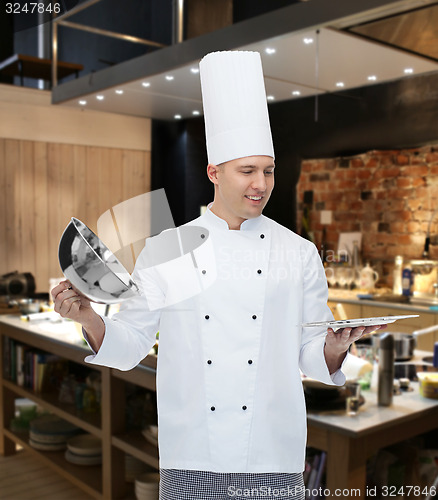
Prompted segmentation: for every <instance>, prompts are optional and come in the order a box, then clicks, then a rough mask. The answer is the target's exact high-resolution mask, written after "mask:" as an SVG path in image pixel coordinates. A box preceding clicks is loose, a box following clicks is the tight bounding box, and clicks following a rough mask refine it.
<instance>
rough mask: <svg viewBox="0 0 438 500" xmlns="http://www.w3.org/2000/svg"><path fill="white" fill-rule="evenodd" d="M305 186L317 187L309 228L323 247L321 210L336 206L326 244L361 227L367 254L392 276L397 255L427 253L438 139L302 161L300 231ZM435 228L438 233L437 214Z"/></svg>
mask: <svg viewBox="0 0 438 500" xmlns="http://www.w3.org/2000/svg"><path fill="white" fill-rule="evenodd" d="M306 191H313V203H312V205H311V207H310V229H311V231H312V233H313V235H314V241H315V243H316V244H317V245H318V247H320V244H321V240H322V228H323V226H322V225H321V223H320V217H321V211H322V210H331V211H332V223H331V224H330V225H327V226H325V227H326V243H327V248H328V249H330V250H337V244H338V238H339V233H341V232H350V231H360V232H361V233H362V257H363V259H364V260H368V261H370V262H371V263H372V264H373V265H374V266H375V267H376V268H377V269H378V270H379V271H380V272H381V273H382V272H383V275H384V276H390V275H391V270H392V263H393V261H394V256H395V255H403V256H404V257H405V258H418V259H419V258H421V256H422V252H423V248H424V241H425V235H426V232H427V227H428V224H429V221H430V218H431V216H432V214H433V211H434V210H435V208H437V207H438V144H434V145H430V146H426V147H422V148H418V149H405V150H392V151H369V152H367V153H364V154H361V155H357V156H353V157H348V158H345V157H344V158H330V159H323V160H305V161H303V162H302V166H301V176H300V179H299V182H298V185H297V199H298V221H297V222H298V231H300V229H301V225H302V222H301V221H302V214H303V201H304V193H305V192H306ZM431 229H432V230H431V234H432V235H438V214H437V216H436V217H435V220H434V222H433V223H432V226H431ZM433 242H434V243H438V241H437V240H436V239H435V241H433ZM430 257H431V258H433V259H438V245H431V247H430ZM390 281H391V279H389V282H390Z"/></svg>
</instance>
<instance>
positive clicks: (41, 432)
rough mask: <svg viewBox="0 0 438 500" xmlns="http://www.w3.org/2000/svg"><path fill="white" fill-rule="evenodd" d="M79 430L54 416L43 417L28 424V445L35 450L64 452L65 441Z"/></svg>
mask: <svg viewBox="0 0 438 500" xmlns="http://www.w3.org/2000/svg"><path fill="white" fill-rule="evenodd" d="M78 431H79V428H78V427H76V426H74V425H73V424H70V423H69V422H66V421H65V420H62V418H59V417H57V416H55V415H43V416H42V417H38V418H36V419H34V420H32V421H31V422H30V430H29V444H30V446H32V447H33V448H35V449H37V450H43V451H56V450H64V449H65V448H66V446H67V440H68V439H70V438H71V437H72V436H74V435H75V434H77V433H78Z"/></svg>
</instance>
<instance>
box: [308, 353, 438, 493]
mask: <svg viewBox="0 0 438 500" xmlns="http://www.w3.org/2000/svg"><path fill="white" fill-rule="evenodd" d="M425 355H431V353H430V352H416V356H415V358H414V359H413V360H412V362H413V363H415V362H416V361H419V360H420V361H421V359H422V358H423V357H424V356H425ZM411 386H412V388H413V391H411V392H402V393H401V394H400V395H398V396H394V399H393V404H392V405H391V406H388V407H380V406H378V405H377V393H376V392H375V391H364V392H363V396H364V398H365V403H364V404H363V405H362V406H361V407H360V409H359V412H358V414H357V415H355V416H348V415H347V414H346V413H345V411H343V410H337V411H319V412H316V411H309V412H308V415H307V424H308V446H312V447H314V448H318V449H321V450H324V451H326V452H327V481H326V487H327V489H328V490H330V492H331V493H332V494H333V493H334V492H335V490H336V489H338V488H340V489H345V488H348V489H350V491H351V490H352V489H358V490H360V495H359V494H355V495H354V496H355V498H365V493H366V461H367V459H368V458H370V457H371V456H372V455H373V454H374V453H375V452H376V451H377V450H379V449H381V448H384V447H386V446H390V445H392V444H395V443H398V442H401V441H404V440H406V439H409V438H411V437H414V436H417V435H419V434H423V433H425V432H428V431H430V430H433V429H437V428H438V400H436V399H427V398H423V397H422V396H421V395H420V394H419V385H418V383H417V382H412V383H411Z"/></svg>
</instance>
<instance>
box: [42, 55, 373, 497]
mask: <svg viewBox="0 0 438 500" xmlns="http://www.w3.org/2000/svg"><path fill="white" fill-rule="evenodd" d="M200 75H201V87H202V96H203V106H204V117H205V128H206V137H207V152H208V167H207V175H208V177H209V179H210V181H211V182H212V184H213V186H214V200H213V203H211V204H210V205H209V206H208V209H207V211H206V213H205V214H204V215H202V216H201V217H199V218H198V219H196V220H194V221H192V222H190V223H189V224H188V226H196V227H198V228H203V231H202V230H201V233H200V235H199V237H200V238H203V239H204V240H208V242H209V245H210V247H209V248H210V249H212V251H210V252H202V251H199V252H198V253H197V255H196V267H195V268H194V270H193V269H192V272H193V273H196V279H197V280H199V282H200V283H201V292H199V293H196V294H189V295H188V296H185V297H183V298H182V299H181V300H179V301H178V300H173V301H172V302H171V303H170V304H168V303H166V294H168V293H169V290H171V289H172V288H175V282H173V283H172V279H173V278H172V275H173V274H174V273H169V272H166V266H165V265H164V267H163V266H156V267H155V268H154V269H151V268H150V267H148V263H147V255H148V250H147V249H148V248H151V245H152V246H153V245H154V238H152V239H151V241H147V242H146V247H145V250H144V251H143V252H142V254H141V255H140V257H139V258H138V260H137V263H136V268H135V270H134V273H133V277H134V279H136V280H139V281H142V282H143V283H144V282H145V281H146V282H147V285H145V286H144V290H146V289H147V290H148V293H143V294H142V295H141V296H139V297H137V298H134V299H130V300H128V301H126V302H124V303H123V305H122V307H121V310H120V312H119V313H118V314H116V315H115V316H113V318H112V319H108V318H106V317H100V316H98V315H97V314H96V313H95V312H94V311H93V309H91V307H90V304H89V302H88V301H87V300H86V299H85V298H84V297H83V296H81V295H80V294H78V293H77V292H76V291H75V290H73V289H70V287H69V283H68V282H62V283H61V284H60V285H58V286H57V287H56V288H55V289H54V290H53V292H52V294H53V297H54V303H55V310H56V311H58V312H59V313H60V314H61V315H62V316H64V317H69V318H71V319H73V320H75V321H78V322H79V323H81V324H82V325H83V327H84V331H85V332H86V339H87V341H88V343H89V345H90V347H91V349H92V351H93V354H92V355H90V356H88V357H87V358H86V361H87V362H89V363H91V364H99V365H105V366H110V367H114V368H118V369H120V370H130V369H132V368H134V367H135V366H136V365H137V364H138V363H139V362H140V361H141V360H142V359H143V358H144V357H145V356H146V355H147V354H148V352H149V350H150V349H151V347H152V346H153V345H154V343H155V335H156V332H157V331H159V332H160V344H159V355H158V365H157V401H158V428H159V454H160V472H161V484H160V499H161V500H174V499H175V500H183V499H188V500H203V499H222V500H223V499H226V498H233V497H234V498H245V497H248V496H249V495H248V492H252V496H263V497H264V498H304V487H303V479H302V471H303V468H304V459H305V445H306V414H305V402H304V395H303V388H302V382H301V374H300V370H301V371H302V372H303V373H304V374H305V375H307V376H309V377H312V378H315V379H317V380H319V381H322V382H324V383H326V384H329V385H342V384H343V383H344V381H345V377H344V375H343V373H342V371H341V366H342V363H343V361H344V360H345V357H346V353H347V350H348V348H349V346H350V344H351V343H352V342H354V341H355V340H356V339H358V338H359V337H360V336H361V335H362V334H364V333H367V332H368V331H369V329H364V328H355V329H349V328H346V329H344V330H343V331H338V332H333V331H332V330H329V331H328V332H327V331H325V330H324V329H321V328H315V327H312V328H309V327H303V326H302V324H303V323H307V322H314V321H322V320H330V319H333V317H332V314H331V312H330V309H329V308H328V306H327V298H328V294H327V285H326V278H325V274H324V270H323V267H322V265H321V261H320V258H319V255H318V253H317V250H316V248H315V247H314V245H313V244H312V243H310V242H309V241H307V240H304V239H302V238H301V237H299V236H297V235H296V234H294V233H293V232H292V231H290V230H289V229H286V228H285V227H283V226H281V225H279V224H277V223H276V222H274V221H273V220H271V219H269V218H267V217H265V216H263V215H262V211H263V208H264V207H265V205H266V203H267V202H268V200H269V197H270V195H271V192H272V189H273V187H274V170H275V168H276V167H275V163H274V149H273V145H272V138H271V131H270V125H269V117H268V110H267V104H266V93H265V88H264V81H263V73H262V66H261V59H260V55H259V54H258V53H256V52H239V51H233V52H215V53H211V54H208V55H207V56H205V57H204V58H203V59H202V61H201V63H200ZM283 168H286V166H283ZM202 248H206V247H205V246H204V247H203V246H202V245H201V246H199V249H202ZM184 262H187V261H184ZM174 264H175V263H174ZM180 265H181V266H182V265H183V261H181V263H180ZM145 269H146V270H147V272H145ZM168 269H169V268H168V267H167V271H168ZM183 274H184V273H183ZM211 276H214V280H213V281H212V280H211ZM175 279H176V278H175ZM203 280H205V283H208V286H205V287H203V286H202V283H203ZM208 280H210V281H208ZM177 288H178V287H177ZM152 303H153V304H154V306H153V307H152V306H151V304H152ZM160 303H161V304H162V306H161V307H159V306H157V304H160Z"/></svg>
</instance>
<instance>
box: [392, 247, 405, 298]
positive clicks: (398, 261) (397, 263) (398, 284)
mask: <svg viewBox="0 0 438 500" xmlns="http://www.w3.org/2000/svg"><path fill="white" fill-rule="evenodd" d="M402 272H403V257H402V256H401V255H397V256H396V257H395V259H394V271H393V276H394V279H393V285H392V293H393V294H394V295H402V293H403V287H402Z"/></svg>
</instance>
